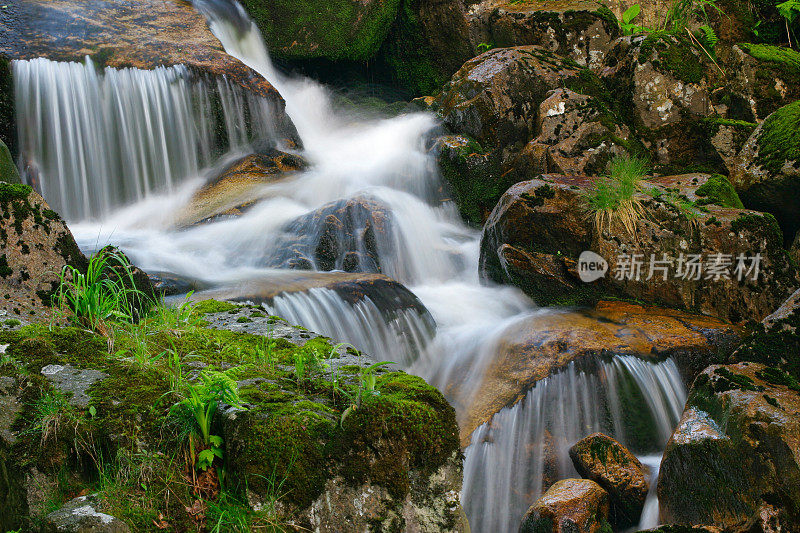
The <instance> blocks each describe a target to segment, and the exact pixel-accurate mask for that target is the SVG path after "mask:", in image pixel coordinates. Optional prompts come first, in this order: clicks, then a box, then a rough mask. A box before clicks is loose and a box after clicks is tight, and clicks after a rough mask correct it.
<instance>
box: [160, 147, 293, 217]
mask: <svg viewBox="0 0 800 533" xmlns="http://www.w3.org/2000/svg"><path fill="white" fill-rule="evenodd" d="M304 168H306V163H305V161H304V160H303V159H302V158H300V157H299V156H296V155H292V154H287V153H285V152H280V151H278V150H269V151H265V152H259V153H255V154H249V155H246V156H244V157H241V158H239V159H237V160H236V161H233V162H232V163H229V164H228V165H226V166H225V167H223V168H222V169H221V170H218V171H217V172H214V173H213V174H212V177H211V178H210V179H209V181H208V182H207V183H206V184H205V185H203V186H202V187H201V188H200V189H198V190H197V191H196V192H195V193H194V194H193V195H192V197H191V198H190V199H189V201H188V202H187V204H186V205H185V206H184V207H183V208H181V209H180V210H179V211H178V213H176V214H175V219H174V222H173V223H174V224H175V225H176V226H177V227H186V226H191V225H195V224H206V223H209V222H214V221H217V220H220V219H223V218H226V217H236V216H240V215H242V214H243V213H244V212H245V211H247V210H248V209H249V208H251V207H252V206H253V205H255V204H256V203H257V202H258V201H259V200H261V199H263V198H266V197H268V196H269V194H270V193H269V190H268V189H267V188H266V187H265V185H270V184H273V183H277V182H279V181H283V180H286V179H289V178H290V177H291V176H292V175H293V174H294V173H296V172H299V171H301V170H303V169H304Z"/></svg>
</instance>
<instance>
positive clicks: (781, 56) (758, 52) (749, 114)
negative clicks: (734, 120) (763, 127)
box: [729, 43, 800, 122]
mask: <svg viewBox="0 0 800 533" xmlns="http://www.w3.org/2000/svg"><path fill="white" fill-rule="evenodd" d="M796 53H797V52H795V51H794V50H790V49H786V48H780V47H777V46H770V45H764V44H748V43H741V44H739V45H736V46H734V47H733V50H732V54H731V59H730V61H729V65H730V66H729V68H730V72H731V73H732V80H731V91H732V93H733V94H734V95H735V96H736V97H737V98H739V99H741V104H740V105H741V107H742V108H744V109H741V110H739V111H738V112H739V114H740V117H741V118H744V119H746V120H750V121H752V122H756V121H758V122H760V121H762V120H764V119H765V118H767V117H768V116H769V115H771V114H772V113H774V112H775V111H777V110H778V109H780V108H781V107H783V106H785V105H786V104H789V103H791V102H794V101H795V100H798V99H800V84H798V81H800V76H798V73H797V69H796V67H795V66H793V64H792V63H791V59H789V58H791V57H792V55H794V54H796Z"/></svg>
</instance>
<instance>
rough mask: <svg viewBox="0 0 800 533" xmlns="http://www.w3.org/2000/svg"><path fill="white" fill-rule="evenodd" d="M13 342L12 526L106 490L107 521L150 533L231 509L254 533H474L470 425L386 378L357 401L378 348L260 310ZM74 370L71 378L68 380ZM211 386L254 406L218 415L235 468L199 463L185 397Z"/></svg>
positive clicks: (5, 446)
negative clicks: (283, 528) (464, 471)
mask: <svg viewBox="0 0 800 533" xmlns="http://www.w3.org/2000/svg"><path fill="white" fill-rule="evenodd" d="M217 315H226V316H238V317H240V318H241V317H244V316H246V317H247V318H248V320H249V321H250V323H251V324H257V323H262V327H261V328H254V330H256V331H265V332H267V331H268V332H269V333H268V336H267V335H265V336H261V335H252V334H247V333H238V332H233V331H228V330H224V329H210V328H208V327H207V326H208V325H210V324H211V323H212V322H213V323H216V324H218V323H219V322H218V321H215V316H217ZM160 317H161V318H160ZM235 322H236V323H239V321H235ZM0 343H2V344H3V345H5V347H6V350H5V352H4V358H3V362H2V363H0V377H2V378H3V380H2V381H0V387H2V389H0V393H2V394H4V395H6V396H10V397H12V398H13V399H14V400H15V402H16V403H14V402H7V405H12V406H13V405H18V406H20V407H19V409H16V410H9V412H10V413H12V416H11V417H10V420H9V421H6V420H5V417H3V418H2V419H0V422H2V425H0V472H3V475H2V476H0V496H2V498H3V500H2V503H3V504H4V505H2V506H0V509H2V510H3V511H2V512H0V526H2V527H4V528H17V527H23V526H24V527H33V528H34V529H35V528H36V527H38V524H41V523H42V520H44V517H45V516H46V515H47V514H48V513H50V512H51V511H52V510H54V509H56V508H59V507H61V505H63V504H64V503H65V502H66V501H67V500H69V499H70V498H71V497H72V496H70V495H74V494H76V493H80V492H81V491H86V490H90V491H92V490H97V488H99V493H98V495H97V502H98V505H97V507H95V509H96V511H97V512H100V513H106V514H108V515H111V516H114V517H117V518H118V519H120V520H122V521H124V522H125V523H126V524H127V525H128V526H130V528H131V529H132V530H137V531H138V530H147V529H149V528H151V527H152V526H153V523H155V524H156V525H157V526H158V525H159V524H160V525H163V526H164V528H174V529H176V530H194V529H198V528H201V527H202V524H203V523H205V522H206V521H207V520H212V519H214V518H213V517H215V516H217V517H220V518H219V519H220V520H222V518H221V516H223V515H220V514H219V512H221V511H225V510H226V509H227V511H225V512H233V509H238V510H237V511H236V512H238V513H241V516H243V517H245V518H244V519H245V520H247V521H248V522H249V523H250V524H252V525H257V524H264V523H268V524H275V523H278V524H285V523H287V522H292V523H295V524H300V525H302V526H303V527H307V528H312V529H319V530H321V531H337V530H341V528H342V527H347V526H346V524H351V523H352V524H355V525H356V526H358V528H359V529H362V526H363V527H367V526H369V527H371V528H373V530H376V531H397V530H403V529H405V528H406V527H408V528H416V530H419V531H430V532H431V533H433V532H434V531H464V529H465V527H466V526H465V525H464V522H463V511H461V507H460V505H459V503H458V500H457V494H458V493H459V491H460V483H461V459H460V452H459V447H458V429H457V426H456V423H455V412H454V411H453V409H452V407H450V406H449V404H448V403H447V402H446V400H445V399H444V397H443V396H442V395H441V394H440V393H439V392H438V391H437V390H436V389H434V388H433V387H430V386H428V385H427V384H426V383H425V382H424V381H423V380H422V379H420V378H417V377H413V376H409V375H407V374H404V373H402V372H397V371H389V370H386V369H377V370H373V371H372V372H373V373H374V374H373V375H374V377H375V379H376V384H375V389H374V390H373V391H372V392H369V391H364V390H363V389H362V393H361V395H360V397H361V400H360V401H359V402H357V401H356V400H355V398H356V395H355V394H356V391H357V390H358V387H360V386H363V385H359V384H360V383H361V381H360V380H361V377H362V375H363V374H362V373H363V372H365V370H364V369H365V368H366V366H367V365H368V364H370V363H371V362H370V361H369V360H368V359H367V358H366V357H365V356H364V355H362V354H360V353H359V352H358V351H356V350H354V349H352V348H350V349H346V348H345V347H344V346H336V347H334V346H333V345H332V344H331V343H330V342H329V340H328V339H326V338H323V337H320V336H319V335H316V334H314V333H313V332H309V331H307V330H305V329H303V328H299V327H293V326H290V325H289V324H287V323H286V322H285V321H282V320H280V319H279V318H277V317H269V316H265V314H264V313H262V312H259V311H258V308H256V307H252V306H242V305H236V304H232V303H227V302H216V301H210V302H206V303H203V304H198V305H197V306H196V307H194V308H193V309H192V310H191V311H189V312H188V314H187V310H186V308H184V312H183V313H182V314H180V315H176V316H175V319H174V320H172V321H169V320H168V321H163V315H159V314H156V315H154V316H148V317H144V318H143V319H142V320H141V321H140V322H139V323H138V324H136V325H134V326H128V327H125V328H120V329H118V330H115V336H114V344H113V347H110V346H109V342H108V339H107V338H104V337H101V336H99V335H96V334H94V333H91V332H88V331H85V330H80V329H75V328H58V327H54V328H48V327H46V326H39V325H34V326H27V327H25V328H23V329H21V330H19V331H16V332H0ZM159 354H161V355H159ZM164 354H168V356H165V355H164ZM298 358H302V359H303V360H304V361H307V362H308V363H309V365H310V366H307V367H305V368H306V369H307V370H306V371H302V370H299V369H298V367H297V366H296V365H297V361H298ZM314 361H316V363H314ZM55 370H58V372H55ZM43 371H44V374H43V373H42V372H43ZM64 372H66V373H65V374H64V376H66V377H68V378H70V379H66V378H65V379H56V377H57V375H59V374H60V373H64ZM51 373H52V375H53V376H55V377H53V379H51V378H50V377H48V375H49V374H51ZM87 373H88V374H87ZM89 374H91V376H92V377H93V379H91V380H87V379H83V377H86V375H89ZM74 376H77V377H75V378H74V379H72V377H74ZM81 376H83V377H81ZM209 376H214V378H213V379H216V380H218V382H219V383H222V381H219V380H223V381H225V382H226V383H229V384H234V386H235V387H236V389H238V392H239V395H240V397H241V404H239V405H237V406H236V407H232V406H229V405H225V404H222V405H220V407H219V411H218V412H219V415H218V416H215V417H214V420H213V424H212V432H213V434H215V435H220V436H222V438H223V442H224V445H223V447H224V456H223V457H224V460H222V461H220V460H218V459H214V463H213V464H214V465H215V466H214V467H213V468H211V469H209V470H207V471H205V472H204V471H202V470H195V466H194V464H193V463H192V462H191V460H190V459H188V458H189V457H190V446H189V440H188V433H187V431H190V430H191V426H186V425H185V422H183V421H182V420H183V419H182V418H181V417H179V416H177V415H176V413H177V411H176V410H175V404H176V402H180V401H181V400H182V399H185V398H186V395H187V394H188V387H190V386H191V385H192V384H194V385H197V384H199V383H201V382H205V381H206V380H207V379H210V378H209ZM6 378H8V379H6ZM95 378H96V379H95ZM9 380H11V381H13V383H8V384H6V383H5V382H6V381H9ZM90 381H91V383H89V382H90ZM78 382H79V383H81V384H84V385H87V384H88V385H87V386H86V387H82V388H76V387H73V386H72V384H75V383H78ZM334 382H335V383H334ZM6 385H8V386H6ZM76 391H77V392H76ZM84 397H85V398H84ZM73 398H80V399H81V401H80V402H78V403H75V402H73V401H72V400H73ZM5 399H6V400H7V399H8V398H5ZM352 405H357V407H353V408H350V407H351V406H352ZM192 420H193V419H192ZM191 423H192V424H194V422H191ZM195 444H197V445H198V446H202V444H199V441H195ZM199 450H200V449H199V448H198V449H197V451H198V452H199ZM223 466H224V468H225V472H226V473H227V475H228V477H227V479H228V480H229V481H228V483H226V484H225V485H224V487H223V488H224V490H223V492H222V493H220V485H219V482H218V476H217V474H216V473H217V472H218V471H219V470H218V469H219V468H221V467H223ZM37 480H38V481H37ZM34 484H38V485H40V486H41V487H42V488H41V490H39V491H38V492H37V491H34V490H32V489H31V487H34V486H35V485H34ZM167 495H169V496H167ZM375 495H379V496H378V497H376V496H375ZM202 500H205V501H208V502H209V503H208V505H206V504H205V503H203V501H202ZM334 501H335V505H329V502H334ZM181 502H186V503H181ZM267 504H269V505H267ZM362 504H363V506H362ZM231 505H235V506H236V507H233V508H232V507H230V506H231ZM226 506H227V507H226ZM217 510H220V511H217ZM215 512H216V513H217V515H214V514H213V513H215ZM154 521H155V522H154Z"/></svg>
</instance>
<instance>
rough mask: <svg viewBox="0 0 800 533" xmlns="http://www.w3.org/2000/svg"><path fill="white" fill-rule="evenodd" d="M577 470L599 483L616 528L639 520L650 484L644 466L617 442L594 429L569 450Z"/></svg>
mask: <svg viewBox="0 0 800 533" xmlns="http://www.w3.org/2000/svg"><path fill="white" fill-rule="evenodd" d="M569 456H570V458H571V459H572V464H573V465H575V469H576V470H577V471H578V473H579V474H580V475H581V476H582V477H584V478H587V479H591V480H592V481H594V482H596V483H597V484H598V485H600V486H601V487H602V488H603V489H604V490H605V491H606V492H608V495H609V497H610V499H611V514H610V517H611V518H610V521H611V523H612V524H614V526H615V527H617V528H625V527H630V526H633V525H635V524H638V523H639V517H640V516H641V514H642V509H643V508H644V502H645V500H646V499H647V493H648V491H649V490H650V485H649V483H648V482H647V475H646V472H645V468H644V466H642V463H640V462H639V460H638V459H637V458H636V456H635V455H633V454H632V453H631V452H630V451H628V449H627V448H625V447H624V446H622V445H621V444H620V443H619V442H617V441H616V440H614V439H612V438H611V437H608V436H606V435H603V434H602V433H595V434H592V435H589V436H588V437H585V438H583V439H581V440H580V441H578V442H577V443H576V444H575V445H574V446H573V447H572V448H570V450H569Z"/></svg>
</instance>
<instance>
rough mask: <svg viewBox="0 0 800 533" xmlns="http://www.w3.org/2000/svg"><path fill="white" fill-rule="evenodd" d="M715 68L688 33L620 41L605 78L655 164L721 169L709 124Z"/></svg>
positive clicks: (603, 73)
mask: <svg viewBox="0 0 800 533" xmlns="http://www.w3.org/2000/svg"><path fill="white" fill-rule="evenodd" d="M714 68H715V67H714V66H713V65H711V64H710V62H709V61H708V60H707V58H706V57H705V56H703V55H702V54H701V53H700V52H698V51H697V50H696V49H695V47H694V46H693V45H692V43H691V42H690V41H689V39H688V37H674V36H667V35H664V34H651V35H649V36H647V37H642V36H638V37H624V38H621V39H618V40H617V41H616V42H615V43H614V45H613V47H612V48H611V49H610V50H609V52H608V54H607V55H606V63H605V66H604V67H603V68H602V69H601V72H600V77H601V79H602V80H603V81H604V82H605V83H606V85H607V88H608V89H609V90H610V91H611V94H613V95H614V96H613V98H614V100H616V101H617V103H618V105H619V106H620V108H621V109H624V110H625V111H626V113H628V114H629V118H628V121H629V124H632V125H635V127H636V135H637V137H638V138H639V140H640V142H641V143H642V144H643V145H644V147H645V148H646V149H647V150H648V151H649V152H650V154H651V155H652V157H653V163H654V164H656V165H662V166H671V167H675V166H678V167H680V166H688V165H698V164H704V165H706V166H711V167H721V166H722V161H721V160H720V158H719V155H718V154H717V152H716V150H715V149H714V147H713V146H712V145H711V144H710V142H709V139H708V134H707V133H706V131H705V129H704V127H703V119H705V118H707V117H709V116H711V115H713V114H714V113H715V109H714V107H713V104H712V101H711V91H710V86H711V84H712V83H713V82H712V80H713V76H714V75H715V74H716V73H715V71H714V70H713V69H714Z"/></svg>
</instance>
